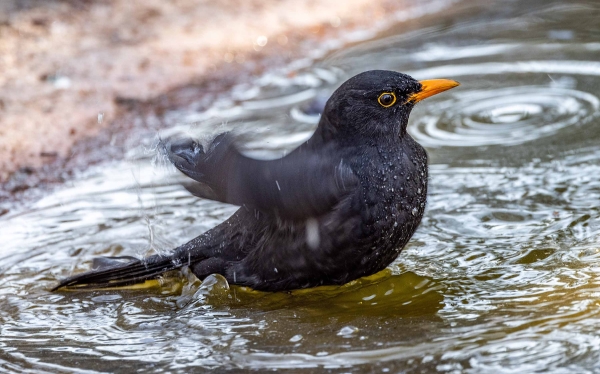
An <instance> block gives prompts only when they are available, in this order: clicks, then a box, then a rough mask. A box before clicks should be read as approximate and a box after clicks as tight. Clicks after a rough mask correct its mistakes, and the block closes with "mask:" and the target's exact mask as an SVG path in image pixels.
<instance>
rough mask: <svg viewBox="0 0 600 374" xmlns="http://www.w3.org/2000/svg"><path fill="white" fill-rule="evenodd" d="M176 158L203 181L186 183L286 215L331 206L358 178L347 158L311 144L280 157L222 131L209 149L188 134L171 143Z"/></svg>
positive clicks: (170, 151) (299, 216)
mask: <svg viewBox="0 0 600 374" xmlns="http://www.w3.org/2000/svg"><path fill="white" fill-rule="evenodd" d="M164 148H165V151H166V153H167V156H168V157H169V159H170V160H171V162H172V163H173V164H174V165H175V167H177V168H178V169H179V170H180V171H181V172H183V173H184V174H186V175H187V176H189V177H190V178H192V179H194V180H195V181H198V182H200V183H201V184H202V185H199V186H190V185H187V186H186V188H188V190H191V191H192V193H194V194H196V195H199V196H202V197H207V198H211V199H213V200H217V201H221V202H225V203H230V204H235V205H240V206H241V205H246V206H248V207H252V208H255V209H258V210H260V211H263V212H270V213H275V214H277V215H278V216H279V217H281V218H284V219H305V218H309V217H315V216H319V215H321V214H323V213H326V212H327V211H329V210H331V209H332V208H333V206H335V204H337V203H338V202H339V201H340V199H341V198H342V197H343V196H344V195H345V194H347V193H348V192H349V191H351V190H352V189H353V188H354V187H355V186H356V185H357V183H358V179H357V178H356V176H355V175H354V173H353V172H352V170H351V168H350V167H349V166H348V165H347V164H345V163H344V162H343V160H341V159H339V158H337V159H336V158H335V157H330V156H328V155H329V154H331V153H333V152H331V153H327V152H326V150H324V149H322V150H320V151H315V150H312V149H309V148H308V147H305V148H302V147H300V148H299V149H297V150H295V151H294V152H292V153H290V154H289V155H287V156H285V157H283V158H280V159H276V160H256V159H252V158H249V157H247V156H244V155H243V154H241V153H240V152H239V151H238V150H237V148H236V147H235V145H234V139H233V136H232V135H230V134H221V135H219V136H217V137H216V138H215V139H214V140H213V142H212V143H211V144H210V145H209V146H208V147H207V150H206V151H205V150H204V149H203V147H202V146H201V145H199V144H198V143H197V142H195V141H193V140H191V139H186V140H180V141H176V142H169V143H165V146H164Z"/></svg>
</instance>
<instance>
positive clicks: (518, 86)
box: [0, 1, 600, 372]
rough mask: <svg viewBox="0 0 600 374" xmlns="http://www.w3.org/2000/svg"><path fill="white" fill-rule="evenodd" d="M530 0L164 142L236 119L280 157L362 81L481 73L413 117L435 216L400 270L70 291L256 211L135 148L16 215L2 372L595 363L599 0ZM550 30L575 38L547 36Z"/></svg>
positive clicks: (10, 223) (371, 56)
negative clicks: (342, 88)
mask: <svg viewBox="0 0 600 374" xmlns="http://www.w3.org/2000/svg"><path fill="white" fill-rule="evenodd" d="M531 3H535V2H533V1H532V2H516V1H515V2H501V3H500V2H498V4H499V5H498V6H496V5H494V4H492V5H490V4H486V12H494V9H496V11H497V14H499V16H498V17H500V19H499V20H498V21H496V22H490V17H491V16H489V15H488V13H485V14H484V15H481V13H480V12H470V11H469V9H472V8H470V7H466V8H464V9H463V8H460V7H457V8H456V11H458V12H459V14H452V12H448V14H447V15H446V14H444V15H439V17H440V18H439V19H438V18H436V19H435V24H434V25H433V26H434V27H435V28H432V29H428V28H425V27H423V28H421V29H419V30H417V31H416V32H415V33H412V34H405V33H404V31H405V29H404V25H402V27H403V29H402V30H401V31H402V36H401V37H400V38H395V39H394V38H391V39H383V40H379V41H373V42H372V43H365V44H363V45H361V46H359V47H360V48H357V49H352V48H350V49H348V51H347V53H346V54H344V53H345V52H341V53H339V54H335V55H334V57H335V59H331V60H325V61H323V62H321V63H320V65H321V66H320V67H317V68H314V69H311V70H303V71H299V72H297V73H295V74H290V75H277V74H271V75H265V77H263V78H262V79H260V80H259V81H258V82H256V84H255V85H245V86H238V87H236V88H235V89H234V92H233V93H232V95H231V97H226V98H223V99H221V100H219V101H218V102H216V103H215V105H214V106H213V107H212V108H211V109H209V110H208V111H206V112H202V113H197V112H193V111H188V112H185V111H178V110H179V109H178V108H176V110H174V111H173V112H169V113H167V114H166V115H165V117H164V120H165V122H167V123H182V124H181V125H177V126H174V127H173V128H171V129H165V132H164V133H162V134H161V135H163V136H168V135H169V134H173V133H177V132H189V133H191V134H195V135H197V136H199V137H200V138H202V137H208V136H210V135H211V134H214V133H215V132H220V131H226V130H236V131H239V132H241V133H245V135H247V137H246V138H245V141H246V143H245V145H246V149H248V150H250V151H252V152H256V154H257V155H258V156H265V155H267V156H273V157H278V156H280V155H281V154H282V153H284V152H285V151H286V150H288V149H290V148H293V147H294V146H295V145H297V144H298V143H300V142H302V141H303V140H304V139H306V138H307V137H308V136H310V134H311V132H312V130H313V129H314V126H315V124H316V123H317V121H318V119H319V112H320V110H321V108H322V107H323V105H324V102H325V99H326V98H327V97H328V96H329V94H330V92H331V91H332V90H333V89H335V87H336V85H337V84H339V83H340V82H341V81H343V80H344V79H345V78H346V77H347V76H348V75H352V74H353V73H356V72H358V71H362V70H367V69H373V68H384V69H393V70H399V71H403V72H408V73H410V74H412V75H413V76H415V77H416V78H417V79H429V78H443V77H447V78H454V79H457V80H459V81H461V83H462V86H461V87H460V88H457V89H456V90H453V91H450V92H448V93H445V94H444V95H440V96H439V97H437V96H436V97H435V98H431V99H428V100H427V101H425V102H424V103H422V104H420V105H419V106H418V107H417V108H416V109H415V112H414V115H413V116H412V121H413V122H411V124H410V127H409V131H410V132H411V134H412V135H413V136H414V137H415V138H417V140H418V141H419V142H421V143H422V144H424V145H425V146H426V147H427V148H428V151H429V154H430V155H431V156H432V157H431V158H432V160H434V161H433V162H434V164H433V165H432V166H431V169H430V170H431V173H430V178H431V179H430V187H431V188H430V191H429V195H428V206H427V212H426V216H425V219H424V220H423V222H422V224H421V226H420V227H419V230H418V231H417V234H416V235H415V237H414V238H413V240H411V242H410V244H409V245H408V247H407V248H406V249H405V250H404V253H402V254H401V256H400V257H399V258H398V260H397V261H396V263H395V264H393V265H392V266H390V267H389V268H388V269H387V270H386V271H384V272H383V273H380V274H377V275H375V276H373V277H369V278H364V279H361V280H357V281H355V282H352V283H350V284H348V285H345V286H342V287H323V288H317V289H313V290H305V291H295V292H290V293H277V294H265V293H259V292H254V291H251V290H248V289H244V288H242V287H235V286H233V287H229V286H228V284H227V282H226V281H224V279H222V278H219V277H212V278H211V279H208V280H207V282H205V283H204V284H203V285H200V284H199V282H196V281H194V280H193V279H192V280H189V279H188V280H183V278H181V277H174V279H166V278H165V279H163V280H162V282H161V283H159V286H157V287H154V288H152V289H147V290H138V291H124V290H119V291H108V292H91V293H58V294H49V293H48V292H47V289H48V288H50V287H51V286H53V285H54V284H55V281H56V279H57V278H60V277H63V276H65V275H68V274H71V273H73V272H77V271H82V270H84V269H87V268H88V267H89V262H90V260H91V259H92V258H94V257H96V256H99V255H143V254H145V253H147V252H148V251H150V250H154V251H167V250H169V249H170V248H172V247H174V246H175V245H177V244H181V243H182V242H183V241H185V240H187V239H190V238H192V237H194V236H196V235H198V234H199V233H201V232H202V231H205V230H207V229H208V228H210V227H212V226H214V225H216V224H217V223H219V222H221V221H222V220H224V219H226V218H227V217H228V216H229V215H230V214H231V213H232V212H233V211H234V210H235V209H236V208H235V207H232V206H225V205H222V204H218V203H214V202H209V201H205V200H198V199H195V198H193V197H190V196H188V195H187V193H186V192H185V191H184V190H183V189H182V188H180V187H179V186H178V185H177V183H178V181H179V180H180V179H178V178H177V177H176V174H175V173H174V171H173V170H171V169H169V168H157V167H156V166H157V165H156V163H154V162H152V160H150V159H149V158H150V157H152V156H153V155H152V154H151V155H149V154H148V152H143V151H140V150H132V151H131V154H130V157H131V159H129V160H128V161H127V162H125V163H121V164H112V165H103V166H101V167H100V168H97V169H94V170H90V172H88V173H86V174H84V175H81V176H80V177H79V178H78V179H77V180H75V181H73V182H70V185H68V186H64V188H62V189H61V190H59V191H57V192H56V193H53V194H51V195H49V196H47V197H46V198H44V199H43V200H41V201H38V202H37V203H36V204H34V205H32V206H30V207H29V208H28V209H26V210H24V211H22V212H18V211H11V212H10V213H8V214H4V215H2V216H0V223H1V224H0V237H2V238H3V240H4V242H3V244H2V246H0V273H1V275H2V286H1V287H0V310H1V311H2V313H0V352H1V353H0V371H2V370H3V369H5V368H9V369H10V368H12V369H11V370H14V371H26V370H29V369H30V368H33V369H31V370H32V371H34V370H38V371H48V370H50V371H65V372H70V371H77V370H82V371H83V370H102V371H108V372H111V371H115V372H119V371H121V372H123V371H134V370H137V371H144V370H146V371H159V370H163V371H169V372H171V371H172V372H177V371H180V372H189V371H194V370H195V369H197V370H198V371H201V370H204V369H207V368H211V367H217V368H234V369H239V368H254V369H257V370H261V369H262V370H264V369H276V368H301V367H304V368H324V367H325V368H341V367H350V366H354V367H353V368H350V369H349V371H352V370H356V371H360V370H361V369H363V368H364V371H365V372H368V371H382V372H385V371H390V372H409V371H410V370H422V371H428V372H434V371H438V372H452V371H456V372H461V371H469V370H472V371H481V372H487V371H492V370H494V371H498V372H506V371H512V372H534V371H553V370H554V371H560V370H564V371H565V372H566V371H569V370H571V369H572V371H575V372H577V371H579V372H583V371H585V370H587V369H590V370H589V371H591V372H593V369H596V368H597V367H598V358H599V357H598V352H600V340H599V339H598V333H597V332H598V330H599V329H600V319H599V318H598V316H600V302H599V300H600V284H599V282H598V279H600V207H599V204H598V202H599V201H600V178H599V177H598V176H599V175H600V151H599V150H598V144H600V130H599V129H600V127H599V122H598V112H599V100H598V97H599V95H600V92H599V91H598V87H600V84H599V80H600V63H598V61H597V60H598V59H597V53H598V51H599V50H600V43H597V42H595V41H594V42H591V43H590V42H588V43H585V40H586V37H587V39H590V38H589V29H590V27H589V25H596V23H597V22H596V19H597V18H598V17H597V14H593V13H592V11H591V8H590V7H589V6H587V5H586V4H583V5H582V6H569V7H567V6H564V7H552V6H551V5H548V1H544V2H541V3H540V4H539V6H540V9H541V10H545V11H547V13H545V14H546V15H550V14H551V15H552V16H551V17H550V16H548V17H540V15H539V14H540V13H539V12H532V13H531V14H530V15H527V12H523V11H522V10H523V9H522V8H520V7H527V6H529V5H530V4H531ZM588 5H589V4H588ZM461 9H463V10H461ZM465 9H466V10H465ZM528 9H529V8H528ZM510 12H512V14H513V15H512V18H509V19H508V20H504V19H502V17H504V15H505V14H510ZM455 17H458V18H455ZM515 17H518V23H511V21H512V20H514V18H515ZM491 18H493V17H491ZM457 19H460V22H457V21H456V20H457ZM557 20H560V21H557ZM439 25H445V26H444V27H443V28H442V32H439V31H436V30H438V28H439ZM446 25H447V26H446ZM515 25H517V26H518V27H515ZM507 28H508V29H510V30H509V31H508V32H507V31H506V29H507ZM513 29H518V30H519V32H518V33H517V34H514V30H513ZM461 30H462V31H461ZM465 30H466V31H465ZM474 30H476V31H474ZM521 30H526V32H522V31H521ZM557 30H558V31H557ZM560 30H563V31H560ZM540 35H541V36H540ZM548 35H550V36H553V37H556V36H560V37H561V38H564V37H565V36H567V37H568V38H571V39H572V40H570V41H568V42H564V43H563V42H560V43H559V42H553V43H548V42H547V40H546V39H547V36H548ZM586 35H587V36H586ZM526 38H529V39H528V40H524V39H526ZM595 39H597V35H595V34H594V35H592V40H595ZM432 41H434V42H432ZM540 41H542V42H540ZM198 121H200V122H198ZM567 135H568V136H567ZM563 143H564V144H563ZM557 144H562V146H561V147H560V148H559V147H557ZM513 154H515V155H516V156H515V157H514V159H511V160H510V162H509V161H507V160H506V159H507V158H508V156H510V155H513ZM440 155H442V156H440ZM445 155H449V157H443V156H445ZM450 156H451V157H450ZM159 161H160V160H159ZM158 164H159V165H162V163H161V162H159V163H158ZM498 165H501V167H499V166H498ZM166 169H169V170H166ZM182 282H183V284H182ZM186 282H187V283H186ZM179 289H180V290H181V291H177V290H179ZM180 294H181V295H180ZM5 357H8V359H5ZM7 360H8V361H7ZM11 365H12V366H11ZM19 369H21V370H19Z"/></svg>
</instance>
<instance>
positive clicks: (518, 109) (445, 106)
mask: <svg viewBox="0 0 600 374" xmlns="http://www.w3.org/2000/svg"><path fill="white" fill-rule="evenodd" d="M599 107H600V100H598V98H597V97H596V96H594V95H592V94H590V93H587V92H582V91H577V90H573V89H566V88H555V87H548V86H546V87H543V86H529V87H508V88H505V89H500V90H498V89H490V90H484V91H470V92H467V93H463V94H459V95H457V97H456V98H455V99H452V100H446V101H443V102H440V103H438V104H437V105H435V106H431V107H430V114H427V115H425V116H423V117H421V118H419V119H418V121H417V122H416V123H415V124H414V125H413V126H412V127H411V128H410V130H409V131H410V132H411V134H412V135H413V136H414V137H415V138H416V139H417V140H418V141H419V142H421V143H422V144H424V145H425V146H429V147H439V146H455V147H473V146H482V145H495V144H502V145H514V144H520V143H525V142H528V141H532V140H536V139H539V138H541V137H545V136H549V135H552V134H554V133H556V132H557V131H559V130H561V129H563V128H565V127H569V126H574V125H577V124H582V123H585V122H587V121H588V120H589V119H590V118H591V117H592V116H593V115H594V114H595V112H596V111H597V110H598V108H599Z"/></svg>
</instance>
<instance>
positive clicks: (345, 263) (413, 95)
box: [55, 70, 458, 291]
mask: <svg viewBox="0 0 600 374" xmlns="http://www.w3.org/2000/svg"><path fill="white" fill-rule="evenodd" d="M456 85H458V83H456V82H454V81H450V80H429V81H421V82H419V81H417V80H415V79H413V78H411V77H410V76H408V75H405V74H401V73H397V72H392V71H381V70H374V71H368V72H364V73H361V74H358V75H356V76H355V77H353V78H351V79H349V80H348V81H346V82H345V83H344V84H342V86H341V87H339V88H338V89H337V90H336V91H335V92H334V93H333V95H332V96H331V98H330V99H329V100H328V101H327V104H326V106H325V109H324V111H323V115H322V116H321V119H320V122H319V125H318V127H317V129H316V131H315V133H314V134H313V136H312V137H311V138H310V139H309V140H307V141H306V142H304V143H303V144H302V145H300V146H299V147H298V148H297V149H295V150H294V151H293V152H291V153H290V154H288V155H286V156H285V157H283V158H280V159H277V160H255V159H252V158H249V157H247V156H244V155H243V154H241V153H240V152H239V151H238V150H237V149H236V147H235V143H234V138H233V136H232V135H231V134H227V133H226V134H221V135H219V136H217V137H216V138H215V139H214V140H213V141H212V142H211V143H210V145H208V146H207V147H206V149H204V147H202V146H201V145H200V144H199V143H198V142H196V141H194V140H191V139H184V140H177V141H168V142H165V143H164V144H163V146H164V150H165V152H166V154H167V156H168V158H169V159H170V161H171V162H172V163H173V164H174V165H175V166H176V167H177V168H178V169H179V170H181V171H182V172H183V173H184V174H186V175H187V176H189V177H190V178H191V179H193V180H194V181H195V182H193V183H192V184H188V185H187V186H186V188H188V190H190V191H191V192H192V193H194V194H195V195H197V196H200V197H203V198H209V199H213V200H217V201H221V202H225V203H230V204H235V205H239V206H240V209H239V210H238V211H237V212H236V213H234V214H233V216H232V217H230V218H229V219H228V220H226V221H225V222H223V223H221V224H220V225H218V226H216V227H215V228H213V229H211V230H209V231H207V232H206V233H204V234H202V235H200V236H199V237H197V238H195V239H193V240H191V241H190V242H188V243H186V244H184V245H182V246H180V247H179V248H176V249H175V250H174V251H173V252H172V253H171V254H170V255H168V256H161V255H154V256H151V257H148V258H145V259H141V260H138V259H131V258H129V259H127V260H126V261H125V262H120V261H117V260H115V261H113V262H110V263H109V264H106V265H104V266H102V267H100V268H99V269H97V270H92V271H90V272H87V273H83V274H79V275H75V276H72V277H70V278H67V279H64V280H62V281H61V282H60V284H59V285H58V286H57V287H55V289H58V288H60V287H63V286H68V287H72V288H86V287H88V288H101V287H114V286H122V285H129V284H134V283H139V282H142V281H144V280H147V279H151V278H155V277H157V276H159V275H160V274H162V273H164V272H166V271H169V270H174V269H178V268H181V267H182V266H188V267H189V268H190V269H191V271H192V272H193V273H194V274H195V275H196V276H198V277H199V278H200V279H203V278H205V277H206V276H208V275H210V274H213V273H218V274H222V275H223V276H224V277H225V278H226V279H227V280H228V281H229V282H230V283H232V284H238V285H245V286H249V287H252V288H254V289H258V290H265V291H279V290H290V289H297V288H306V287H313V286H319V285H331V284H343V283H346V282H348V281H351V280H353V279H356V278H359V277H362V276H365V275H370V274H373V273H375V272H378V271H380V270H382V269H384V268H385V267H386V266H387V265H389V264H390V263H391V262H392V261H393V260H394V259H395V258H396V257H397V256H398V254H399V253H400V251H401V250H402V248H403V247H404V246H405V245H406V243H407V242H408V240H409V239H410V238H411V236H412V235H413V233H414V232H415V230H416V229H417V227H418V225H419V223H420V221H421V218H422V217H423V212H424V209H425V203H426V194H427V155H426V152H425V150H424V149H423V147H421V146H420V145H419V144H418V143H417V142H415V141H414V140H413V139H412V138H411V137H410V135H409V134H408V133H407V131H406V126H407V122H408V116H409V114H410V111H411V109H412V108H413V106H414V104H415V103H416V102H418V101H420V100H422V99H423V98H426V97H428V96H431V95H434V94H436V93H439V92H442V91H445V90H447V89H449V88H452V87H455V86H456Z"/></svg>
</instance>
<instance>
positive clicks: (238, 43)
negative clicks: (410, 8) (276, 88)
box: [0, 0, 401, 190]
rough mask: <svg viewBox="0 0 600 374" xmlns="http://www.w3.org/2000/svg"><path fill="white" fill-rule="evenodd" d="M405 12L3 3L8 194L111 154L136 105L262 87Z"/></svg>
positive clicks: (349, 0)
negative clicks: (274, 73) (87, 153)
mask: <svg viewBox="0 0 600 374" xmlns="http://www.w3.org/2000/svg"><path fill="white" fill-rule="evenodd" d="M400 6H401V2H399V1H391V0H346V1H343V2H342V1H336V2H334V1H330V0H307V1H292V0H220V1H208V0H195V1H194V0H177V1H163V0H145V1H131V0H96V1H93V0H69V1H67V0H63V1H58V0H2V1H0V183H2V182H6V181H10V180H11V179H12V180H13V185H14V186H16V187H14V186H13V187H14V189H16V190H18V189H23V188H27V187H23V186H21V185H20V184H19V183H18V181H17V182H14V179H15V175H18V174H19V173H21V174H23V173H25V174H27V175H30V174H35V173H37V172H38V170H41V168H43V167H44V165H46V166H47V165H48V164H52V163H54V164H57V160H59V161H60V160H63V161H64V160H68V159H69V158H73V157H77V152H76V151H75V150H76V149H77V147H78V146H79V150H80V151H81V149H83V148H86V147H100V148H101V147H102V144H105V143H108V142H109V141H110V140H107V141H104V142H103V141H99V142H96V143H90V142H89V139H93V138H94V137H100V138H102V136H103V135H102V134H103V133H104V138H106V131H107V129H110V131H111V132H112V133H115V132H119V131H121V132H124V133H126V132H127V129H128V128H129V127H130V126H128V125H127V123H130V122H134V118H133V117H132V116H131V115H130V116H128V115H127V114H128V113H132V112H134V111H135V110H134V108H135V107H136V105H133V104H132V103H141V102H145V103H146V104H148V103H150V104H157V98H160V97H167V98H168V97H169V95H168V93H169V92H173V90H176V89H177V88H181V87H184V86H186V85H191V84H195V85H196V87H197V90H196V91H194V92H196V93H198V92H200V91H202V90H205V91H206V92H208V91H211V92H216V91H224V90H226V89H227V88H228V87H230V86H231V85H233V84H235V83H236V81H239V80H240V79H243V76H244V74H241V73H240V72H245V73H246V76H252V75H257V74H260V73H261V72H262V71H264V69H265V68H269V67H270V66H273V65H277V64H279V65H283V64H285V63H286V62H288V61H290V60H291V59H293V58H295V57H298V56H301V55H302V53H305V52H307V49H308V48H311V46H313V47H314V46H315V45H316V44H318V43H319V42H321V41H324V40H326V39H329V38H332V37H335V36H336V35H339V34H342V33H347V32H348V31H350V30H352V29H356V28H358V27H363V28H364V27H369V26H370V25H374V24H376V23H378V22H385V21H386V18H389V17H390V16H391V15H392V14H393V12H394V11H397V10H398V9H399V7H400ZM311 43H312V44H311ZM194 92H192V94H193V93H194ZM163 101H164V100H163ZM163 104H164V103H163ZM86 141H87V143H86ZM80 153H81V152H80ZM99 154H100V156H98V157H100V158H102V157H110V155H103V154H102V152H101V151H100V152H99ZM83 163H85V162H83ZM59 169H60V168H58V169H57V170H59ZM16 179H19V178H16Z"/></svg>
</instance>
